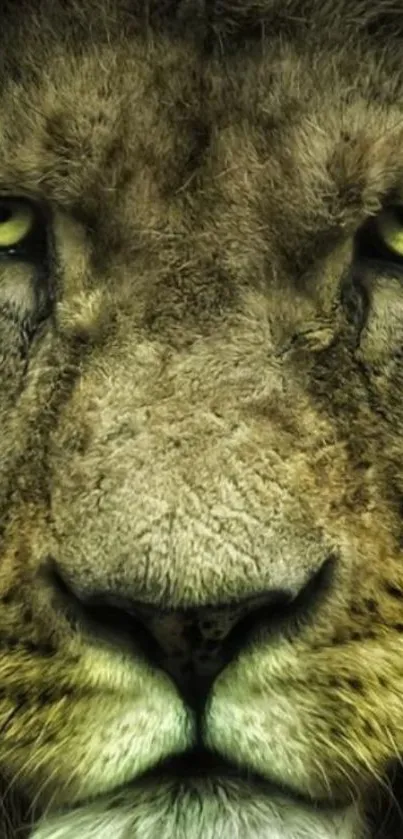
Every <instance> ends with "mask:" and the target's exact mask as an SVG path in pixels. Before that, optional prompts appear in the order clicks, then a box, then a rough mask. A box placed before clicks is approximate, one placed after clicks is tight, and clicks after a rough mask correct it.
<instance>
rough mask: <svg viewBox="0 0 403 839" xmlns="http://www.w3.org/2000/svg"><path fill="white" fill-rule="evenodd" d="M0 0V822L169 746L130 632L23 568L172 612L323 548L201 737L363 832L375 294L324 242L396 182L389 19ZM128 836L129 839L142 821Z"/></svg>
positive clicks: (161, 711) (393, 627) (381, 504)
mask: <svg viewBox="0 0 403 839" xmlns="http://www.w3.org/2000/svg"><path fill="white" fill-rule="evenodd" d="M0 8H1V15H2V28H1V33H0V54H1V58H0V75H1V79H2V83H1V89H0V191H1V192H2V193H3V194H11V195H28V196H32V197H33V198H35V199H39V200H40V201H42V202H44V213H45V217H47V214H48V213H49V214H50V216H49V219H48V226H49V231H50V234H49V235H50V239H51V250H52V263H51V265H52V267H51V271H50V276H49V284H50V289H51V296H53V298H54V300H53V305H52V306H51V307H50V305H49V306H48V304H47V302H46V300H47V299H48V298H46V300H45V297H46V295H45V296H44V302H43V309H42V315H41V324H40V327H38V329H37V331H36V332H35V334H34V335H33V337H32V338H30V340H29V342H28V343H27V340H26V339H24V337H23V332H22V327H21V317H20V311H19V310H15V311H14V314H13V316H12V317H10V309H9V307H8V306H6V305H5V306H4V308H0V364H1V380H0V381H1V390H0V393H1V399H0V421H1V429H2V433H1V441H0V452H1V459H2V470H1V474H0V515H1V522H2V532H1V565H0V602H1V609H0V643H1V648H2V657H1V663H0V725H1V732H2V735H1V740H0V772H1V775H2V778H3V786H4V788H5V789H8V790H10V789H11V791H12V794H13V796H15V800H13V801H12V803H8V799H7V798H6V799H5V810H4V825H3V826H2V829H1V830H0V833H1V835H2V836H4V835H5V836H7V837H13V839H14V836H17V835H18V836H19V835H20V834H19V833H18V834H17V829H18V827H21V824H22V823H24V824H26V825H27V824H29V823H32V824H33V823H34V821H35V819H36V818H37V817H39V816H40V815H42V814H43V812H44V811H49V813H50V814H53V813H56V812H57V810H58V808H60V807H62V806H63V805H73V804H74V805H75V804H78V802H81V801H82V799H83V798H87V797H88V796H92V795H94V796H100V797H101V796H102V795H103V794H107V793H108V792H109V791H110V790H111V789H113V788H114V787H115V786H117V785H124V784H126V783H127V782H128V781H129V780H131V778H132V777H133V776H135V775H136V773H139V774H141V773H142V772H143V771H144V770H145V769H147V768H148V767H149V766H152V765H153V763H155V762H156V761H157V760H159V759H161V758H163V757H165V756H168V755H170V754H171V753H173V752H175V751H178V750H181V749H182V748H184V747H186V746H188V745H191V743H192V737H193V734H192V731H193V728H192V726H193V722H192V719H191V716H190V713H189V711H188V709H187V708H186V707H185V706H184V704H183V702H182V700H181V699H180V697H179V695H178V694H177V692H176V691H175V688H174V687H173V685H172V683H171V682H170V681H169V679H168V677H166V676H164V675H163V674H162V673H159V672H157V671H153V670H152V669H151V668H150V667H149V666H148V665H147V664H146V663H144V662H143V661H142V659H141V656H138V655H137V654H136V651H135V650H134V651H133V644H132V642H131V641H129V640H127V643H126V644H123V652H122V653H118V652H116V651H115V650H114V648H113V646H112V647H111V646H110V645H109V643H108V642H107V641H105V642H104V643H103V644H101V643H97V642H96V641H94V640H93V639H91V638H88V637H86V636H85V635H84V634H83V632H82V631H81V630H80V629H79V628H78V627H77V630H76V631H74V630H73V629H72V628H71V626H70V625H69V623H68V621H67V620H66V618H65V617H63V613H62V609H61V605H60V603H59V600H58V594H57V593H56V590H55V588H54V585H53V582H52V577H51V575H50V574H49V568H50V567H51V565H50V562H49V559H50V558H52V562H53V563H56V564H57V567H58V568H59V569H61V570H62V571H63V573H64V574H65V575H66V577H67V578H68V579H71V580H72V581H73V582H74V585H75V586H76V587H77V588H80V589H81V590H82V591H86V592H90V591H93V590H99V589H103V590H108V591H113V592H114V593H116V594H121V595H124V596H126V597H133V598H134V599H136V598H139V599H143V600H145V601H150V602H153V603H157V604H159V605H163V606H167V607H175V608H181V607H196V606H198V607H199V606H203V605H205V604H206V603H211V602H214V603H220V602H227V601H235V600H237V599H239V598H241V597H243V596H245V595H249V594H251V595H252V594H254V593H256V592H261V591H266V590H268V589H271V588H276V587H277V588H281V587H284V586H286V585H291V586H294V588H295V589H296V590H297V589H299V588H301V586H303V584H304V583H305V582H306V580H307V579H308V578H309V576H310V575H311V574H312V573H313V572H316V571H317V570H319V569H320V567H321V566H322V565H323V563H324V561H325V560H326V558H327V557H329V556H332V557H333V559H334V564H333V571H332V578H331V581H330V583H329V588H328V591H327V592H323V596H319V597H318V602H317V603H316V605H315V609H314V612H313V614H312V616H311V619H310V620H307V621H306V622H305V623H302V624H301V626H300V627H299V628H298V631H295V632H294V633H293V634H291V635H290V636H289V637H287V636H286V635H283V634H282V633H279V634H278V635H276V636H275V638H274V639H273V638H271V637H270V636H266V635H265V634H264V633H263V635H262V637H261V638H259V639H255V642H254V644H252V645H251V646H250V648H248V649H245V650H244V651H243V653H242V655H240V657H239V659H237V661H235V662H234V663H233V664H231V665H230V666H229V667H228V668H227V669H226V670H225V671H224V672H223V673H222V675H221V676H220V678H219V679H218V680H217V682H216V684H215V686H214V690H213V692H212V695H211V698H210V702H209V704H208V707H207V710H206V717H205V737H206V742H208V744H209V745H211V746H212V747H213V748H216V749H218V750H220V751H221V752H222V753H223V754H225V755H226V756H227V757H229V758H231V759H233V760H234V761H235V762H240V763H241V764H243V765H245V766H248V767H249V768H250V769H251V770H255V771H256V772H259V773H261V774H262V776H267V777H269V778H270V779H272V780H274V781H276V782H278V783H280V784H283V785H285V787H287V788H290V789H292V790H294V791H295V792H296V793H297V794H299V795H301V796H302V797H304V798H306V799H307V800H311V799H314V800H319V801H322V802H323V803H324V805H326V806H330V805H333V804H334V802H335V801H337V802H338V803H339V804H340V805H341V806H343V807H344V806H345V807H347V805H348V804H349V803H350V802H351V801H353V802H354V807H355V808H356V810H357V812H358V813H359V827H358V828H357V831H359V832H357V833H355V834H354V835H355V836H356V837H360V839H361V837H362V836H364V831H365V830H366V829H367V828H368V830H371V831H372V835H373V836H375V833H376V830H377V828H375V827H374V824H375V821H376V819H377V818H378V815H374V813H371V812H370V810H372V802H374V801H375V802H376V803H377V804H378V801H379V808H378V809H379V813H380V815H379V821H380V823H382V825H383V827H382V833H381V834H378V833H376V835H382V839H384V837H386V836H387V835H389V834H388V830H389V832H390V835H395V834H394V831H395V830H398V828H396V827H395V826H390V827H388V826H387V822H386V821H385V813H384V809H383V807H384V805H383V804H382V802H383V794H384V790H385V788H387V787H388V786H389V787H390V788H392V786H393V784H392V781H391V779H392V778H393V779H394V781H393V783H395V784H396V788H395V794H396V790H397V789H398V781H397V776H396V770H395V767H396V766H398V763H399V761H400V756H401V754H402V752H403V564H402V560H403V557H402V547H401V546H402V541H401V539H402V533H401V510H402V506H401V502H402V491H403V470H402V452H403V399H402V393H403V390H402V388H403V373H402V366H401V345H402V337H403V312H402V299H403V291H402V278H401V276H400V277H399V276H398V275H396V276H395V277H385V276H373V274H371V273H370V271H369V269H368V266H366V265H362V266H356V267H355V268H354V278H355V285H354V283H353V279H352V276H351V256H352V246H353V240H354V235H355V233H356V231H357V230H358V229H359V227H360V225H361V224H363V222H364V221H365V219H366V218H367V216H368V215H370V214H373V213H376V212H378V211H379V210H380V208H381V206H382V202H383V201H384V199H385V197H386V196H387V195H388V194H389V193H390V192H391V190H393V191H394V192H395V193H396V194H397V195H398V194H399V193H401V192H402V189H403V158H402V147H403V107H402V102H403V71H402V66H403V64H402V58H403V41H402V39H403V11H402V10H401V9H400V8H399V4H398V3H397V2H395V1H394V2H391V0H377V2H374V0H357V2H354V0H334V2H329V3H327V2H322V0H317V2H307V1H306V2H305V0H251V1H250V2H248V0H246V2H243V0H217V3H216V4H213V3H208V2H206V3H203V2H202V0H183V2H169V0H165V2H157V0H149V2H147V0H144V2H141V3H140V2H132V3H130V2H128V0H126V2H124V0H115V1H113V0H88V2H86V3H81V2H65V3H62V2H57V0H42V2H37V3H36V2H26V3H21V4H18V12H17V11H16V4H15V3H14V2H0ZM13 271H16V272H20V273H19V274H18V282H19V283H20V285H22V286H23V287H24V288H26V289H28V287H29V285H30V284H32V283H35V282H38V280H37V278H36V276H35V275H34V273H33V272H31V273H29V272H27V269H26V268H23V266H16V265H15V264H14V265H12V264H11V263H4V262H3V263H0V284H2V286H3V287H4V288H6V289H8V287H9V285H7V284H9V283H10V278H11V277H13V274H12V272H13ZM16 276H17V274H16ZM361 286H365V287H366V289H367V294H368V297H369V307H368V311H367V312H366V313H365V317H363V318H362V319H361V320H359V321H358V320H357V318H356V317H355V315H354V312H356V311H358V310H359V305H360V299H361V298H360V294H361V292H360V291H357V287H361ZM341 289H343V290H344V291H345V290H346V289H349V292H348V294H349V298H350V300H351V303H350V305H349V306H347V305H346V303H345V300H346V295H342V294H341ZM7 293H8V292H7ZM26 295H27V296H26V300H27V303H26V311H25V312H24V317H25V318H28V320H29V321H30V323H31V325H32V326H33V327H36V318H37V315H36V314H35V311H34V305H33V303H32V302H31V297H30V296H29V295H28V291H27V292H26ZM3 298H4V295H3V297H1V298H0V304H3V302H4V301H3ZM47 306H48V309H47V308H46V307H47ZM45 315H46V317H45ZM52 567H53V566H52ZM122 643H123V642H122ZM392 793H393V790H392ZM231 800H232V799H231ZM234 802H235V803H233V805H231V806H233V807H234V808H236V795H235V798H234ZM388 803H389V802H388V795H386V804H385V806H387V805H388ZM147 806H148V805H147ZM150 806H151V805H150ZM245 806H247V805H245ZM259 806H260V805H259ZM144 808H145V809H144V810H143V811H142V812H143V818H144V825H145V816H144V813H145V811H146V805H144ZM262 808H263V809H264V807H263V804H262ZM147 812H148V811H147ZM234 812H235V809H234ZM245 812H246V810H245ZM257 812H258V811H257V810H256V813H257ZM259 812H260V811H259ZM262 812H263V810H262ZM377 812H378V810H377ZM178 818H182V816H180V817H178ZM250 818H251V821H250V825H252V816H251V817H250ZM256 818H257V816H256ZM390 818H395V816H394V815H393V814H392V815H391V816H390ZM396 818H398V811H396ZM0 819H1V814H0ZM217 823H218V822H217ZM144 825H143V832H141V830H142V828H141V824H140V826H139V827H138V830H139V832H138V833H137V832H136V831H135V829H134V828H133V833H131V834H130V836H133V837H137V836H139V837H140V836H141V839H149V837H150V839H152V837H154V835H155V836H156V835H158V836H160V835H161V834H160V833H158V830H159V829H160V828H156V831H157V832H156V833H155V834H154V833H151V832H150V833H146V829H145V827H144ZM208 829H210V828H208V827H206V828H205V832H203V831H202V829H201V828H200V833H198V832H197V830H199V828H197V829H196V828H194V832H193V833H192V839H193V836H194V837H195V839H196V837H198V836H200V839H205V837H208V836H210V833H209V832H208ZM239 830H240V828H239ZM21 835H22V834H21ZM28 835H29V830H28ZM40 835H42V834H40ZM43 835H45V834H43ZM46 835H47V834H46ZM49 835H50V834H49ZM55 835H56V834H55ZM58 835H59V834H58ZM87 835H89V834H85V836H87ZM94 835H95V834H94ZM97 835H98V834H97ZM102 835H103V834H102ZM125 835H126V834H125ZM127 835H129V834H127ZM181 835H182V834H181ZM189 835H190V834H189ZM211 835H213V834H211ZM215 835H219V834H218V833H216V834H215ZM220 835H223V837H224V834H220ZM234 835H235V834H234ZM241 835H242V836H243V835H245V836H247V833H242V832H240V833H239V836H241ZM255 835H256V836H257V835H259V837H260V836H261V837H262V839H263V834H260V833H259V834H257V833H256V834H255V833H253V836H255ZM284 835H285V834H284ZM293 835H294V834H293ZM295 835H297V834H295ZM298 835H299V834H298ZM323 835H324V834H323ZM340 835H341V834H340ZM350 835H351V836H352V835H353V834H352V833H345V834H343V836H349V837H350ZM396 835H397V834H396ZM63 836H64V834H63ZM66 836H67V833H66ZM122 836H123V834H122ZM250 836H251V837H252V828H251V827H250ZM287 836H291V833H289V834H287ZM178 839H179V834H178ZM265 839H266V837H265Z"/></svg>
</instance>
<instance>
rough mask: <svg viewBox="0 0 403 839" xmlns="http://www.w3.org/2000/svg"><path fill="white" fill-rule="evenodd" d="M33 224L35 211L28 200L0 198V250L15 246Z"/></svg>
mask: <svg viewBox="0 0 403 839" xmlns="http://www.w3.org/2000/svg"><path fill="white" fill-rule="evenodd" d="M34 224H35V212H34V209H33V207H32V205H31V204H30V203H29V202H28V201H22V200H18V199H15V198H9V199H7V198H0V251H1V250H2V249H3V248H4V249H8V248H13V247H17V246H18V245H19V244H21V242H22V241H23V240H24V239H26V237H27V236H28V234H29V233H30V232H31V230H32V229H33V227H34Z"/></svg>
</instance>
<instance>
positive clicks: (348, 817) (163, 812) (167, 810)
mask: <svg viewBox="0 0 403 839" xmlns="http://www.w3.org/2000/svg"><path fill="white" fill-rule="evenodd" d="M366 836H367V833H366V830H365V827H364V822H363V818H362V815H361V814H360V812H359V809H358V807H355V806H354V805H351V806H349V807H345V808H340V809H331V808H321V807H315V806H312V805H311V806H310V805H308V804H307V803H304V802H299V801H296V800H294V799H292V798H290V797H288V796H286V795H283V794H281V793H278V792H274V791H272V792H271V793H269V792H268V791H267V790H266V791H264V790H263V789H261V788H259V786H258V785H255V784H254V783H253V782H252V783H250V782H248V781H247V780H245V779H239V778H237V777H235V776H233V777H232V776H220V774H218V773H214V774H213V776H209V775H208V774H203V773H200V772H198V773H196V774H194V775H193V774H191V775H190V776H189V777H188V778H184V777H183V776H181V777H174V776H169V775H167V774H165V773H164V774H163V775H161V776H160V777H159V778H158V777H157V776H156V777H154V779H153V780H152V781H151V779H147V780H146V781H144V780H140V781H137V782H135V783H133V784H131V785H130V786H128V787H125V788H124V789H123V790H120V791H119V792H115V793H111V794H110V795H107V796H103V797H102V798H99V799H94V800H92V801H90V802H87V803H85V804H82V805H81V806H80V807H77V808H75V809H74V810H70V811H68V810H64V811H63V812H59V813H54V814H52V815H51V816H48V818H45V819H44V820H43V821H42V822H41V823H40V824H38V825H37V827H36V828H35V829H34V831H33V833H32V834H31V836H30V839H77V838H78V837H79V839H217V837H220V839H269V837H270V839H335V837H337V839H366Z"/></svg>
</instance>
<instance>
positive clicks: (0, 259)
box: [0, 193, 55, 336]
mask: <svg viewBox="0 0 403 839" xmlns="http://www.w3.org/2000/svg"><path fill="white" fill-rule="evenodd" d="M16 202H18V203H19V204H21V203H24V204H25V203H26V204H28V205H29V207H30V209H31V210H32V212H33V218H34V221H33V224H32V226H31V228H30V229H29V231H28V233H27V234H26V236H24V237H23V238H22V239H21V241H19V242H18V243H17V244H16V245H11V246H5V247H0V264H1V263H3V264H4V263H8V264H9V266H10V271H12V270H13V268H12V263H13V262H25V263H27V264H29V265H32V267H33V269H34V275H33V278H32V283H33V288H34V295H35V310H34V311H33V313H32V317H30V318H29V323H27V324H24V328H25V329H26V332H27V334H29V335H31V336H32V335H33V334H34V333H35V331H36V328H37V326H38V325H39V324H40V323H41V322H42V321H43V320H45V319H46V318H48V317H49V316H50V314H51V312H52V309H53V303H54V297H55V289H54V286H53V283H52V282H51V275H52V273H53V272H52V266H53V262H54V243H53V237H52V236H51V229H52V227H51V217H50V212H49V209H48V208H47V207H46V206H45V204H44V203H43V202H41V201H39V200H35V199H33V198H31V197H28V196H26V195H14V194H13V195H6V194H4V193H3V194H1V193H0V208H1V207H2V206H4V207H6V208H7V205H10V204H15V203H16Z"/></svg>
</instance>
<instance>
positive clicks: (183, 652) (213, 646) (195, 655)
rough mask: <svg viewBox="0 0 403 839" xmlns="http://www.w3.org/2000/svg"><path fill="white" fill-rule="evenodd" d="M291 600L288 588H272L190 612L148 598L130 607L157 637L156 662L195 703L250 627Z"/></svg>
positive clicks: (280, 610) (243, 641) (242, 642)
mask: <svg viewBox="0 0 403 839" xmlns="http://www.w3.org/2000/svg"><path fill="white" fill-rule="evenodd" d="M290 600H291V598H290V596H289V595H288V594H287V593H286V592H270V593H265V594H261V595H256V596H255V597H248V598H246V599H245V600H242V601H240V602H237V603H231V604H221V605H214V606H204V607H202V608H199V609H191V610H186V611H185V610H184V611H176V610H175V611H167V612H164V611H162V610H160V609H158V608H155V607H153V606H150V605H149V604H145V603H136V604H134V606H133V607H132V610H131V611H132V614H133V616H134V617H135V618H136V620H137V621H138V622H139V624H140V625H141V626H142V627H143V628H144V630H145V632H146V635H147V636H149V637H150V638H151V639H152V641H153V653H154V661H155V663H156V664H157V665H158V666H159V667H161V668H162V669H163V670H165V671H166V672H167V673H168V674H169V675H170V676H171V677H172V678H173V679H174V681H175V682H176V684H177V686H178V688H179V690H180V691H181V693H182V695H183V696H184V697H186V699H187V701H188V702H189V703H190V704H191V705H192V706H193V707H196V706H200V704H201V705H202V704H203V702H204V700H205V698H206V696H207V694H208V692H209V689H210V687H211V685H212V683H213V681H214V680H215V678H216V677H217V676H218V674H219V673H220V672H221V670H223V668H224V667H225V666H226V665H227V664H228V663H229V662H230V661H231V660H232V659H233V658H234V657H235V656H236V654H237V652H238V651H239V650H240V649H242V647H243V646H245V645H246V643H247V640H248V639H249V638H250V635H251V629H252V628H253V627H256V626H257V625H258V623H259V621H262V622H264V621H265V619H266V621H267V622H272V621H273V620H274V616H275V615H277V618H279V616H280V615H283V614H284V612H285V610H286V609H287V607H289V604H290ZM149 649H150V648H149Z"/></svg>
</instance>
